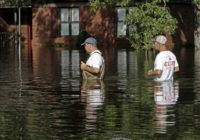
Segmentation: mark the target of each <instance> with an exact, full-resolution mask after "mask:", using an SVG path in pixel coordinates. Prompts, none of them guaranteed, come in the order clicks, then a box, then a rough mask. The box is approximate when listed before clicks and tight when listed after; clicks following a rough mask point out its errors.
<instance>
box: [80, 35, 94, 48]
mask: <svg viewBox="0 0 200 140" xmlns="http://www.w3.org/2000/svg"><path fill="white" fill-rule="evenodd" d="M85 44H93V45H95V46H96V45H97V40H96V39H95V38H93V37H88V38H87V39H86V40H85V41H84V42H83V43H82V44H81V46H83V45H85Z"/></svg>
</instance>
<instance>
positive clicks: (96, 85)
mask: <svg viewBox="0 0 200 140" xmlns="http://www.w3.org/2000/svg"><path fill="white" fill-rule="evenodd" d="M104 90H105V89H104V82H103V81H102V80H99V79H89V80H84V81H83V83H82V87H81V99H82V102H84V103H85V111H86V114H85V115H86V122H85V125H86V129H87V130H94V129H96V121H97V116H98V114H97V112H98V110H100V109H102V105H103V104H104V92H105V91H104Z"/></svg>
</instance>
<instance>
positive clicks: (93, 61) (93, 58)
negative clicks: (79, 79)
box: [86, 50, 104, 68]
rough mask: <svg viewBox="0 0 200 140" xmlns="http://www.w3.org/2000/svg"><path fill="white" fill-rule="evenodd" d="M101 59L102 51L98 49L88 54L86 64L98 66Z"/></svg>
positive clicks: (100, 63) (101, 61) (100, 64)
mask: <svg viewBox="0 0 200 140" xmlns="http://www.w3.org/2000/svg"><path fill="white" fill-rule="evenodd" d="M103 61H104V60H103V57H102V53H101V52H100V51H99V50H95V51H94V52H92V53H91V54H90V57H89V58H88V60H87V62H86V64H87V65H88V66H91V67H95V68H100V67H101V66H102V64H103Z"/></svg>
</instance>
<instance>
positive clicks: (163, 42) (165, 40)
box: [156, 35, 167, 45]
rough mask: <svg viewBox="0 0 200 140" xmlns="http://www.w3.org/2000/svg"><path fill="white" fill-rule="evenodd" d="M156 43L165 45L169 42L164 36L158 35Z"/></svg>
mask: <svg viewBox="0 0 200 140" xmlns="http://www.w3.org/2000/svg"><path fill="white" fill-rule="evenodd" d="M156 42H158V43H160V44H163V45H164V44H166V42H167V38H166V37H165V36H164V35H158V36H157V37H156Z"/></svg>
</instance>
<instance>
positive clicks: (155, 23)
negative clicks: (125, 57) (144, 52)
mask: <svg viewBox="0 0 200 140" xmlns="http://www.w3.org/2000/svg"><path fill="white" fill-rule="evenodd" d="M126 22H127V24H128V26H129V27H130V28H133V29H134V30H132V33H130V34H131V35H130V37H129V40H130V42H131V44H132V45H131V46H132V47H134V48H135V49H150V48H151V47H152V46H153V41H151V40H152V39H153V38H154V37H155V36H156V35H158V34H163V33H167V34H173V33H174V32H175V29H176V25H177V21H176V19H175V18H173V17H172V16H171V14H170V13H169V12H168V10H167V9H166V7H165V6H160V5H157V4H156V3H155V1H152V2H151V3H143V4H141V5H140V6H138V7H137V8H136V9H135V10H133V11H131V12H130V13H129V14H128V15H127V18H126Z"/></svg>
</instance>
